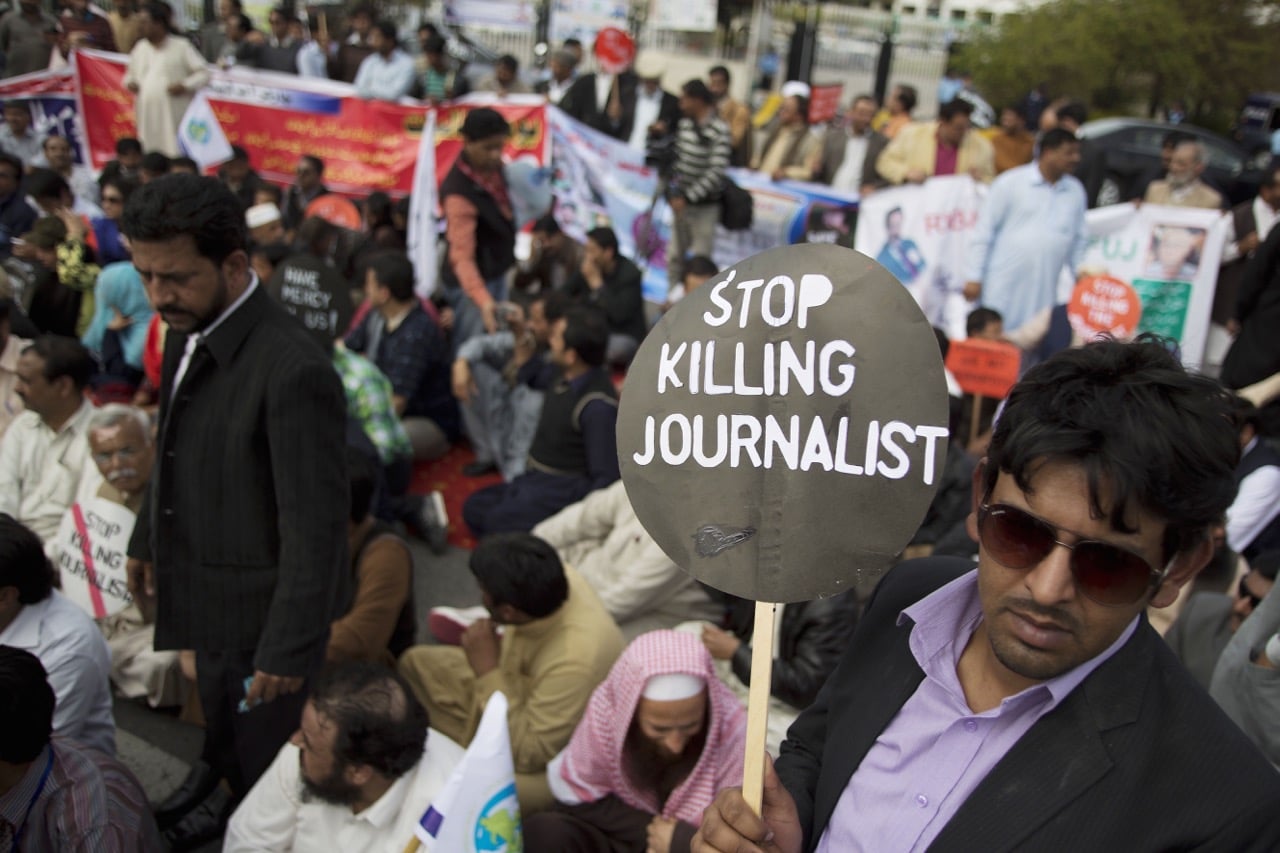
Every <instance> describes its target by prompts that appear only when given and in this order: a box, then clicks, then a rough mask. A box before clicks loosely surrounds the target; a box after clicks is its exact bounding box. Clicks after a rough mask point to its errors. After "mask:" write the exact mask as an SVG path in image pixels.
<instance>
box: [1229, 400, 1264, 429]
mask: <svg viewBox="0 0 1280 853" xmlns="http://www.w3.org/2000/svg"><path fill="white" fill-rule="evenodd" d="M1231 420H1232V422H1233V423H1234V424H1235V425H1236V431H1237V432H1239V431H1240V430H1242V429H1244V428H1245V427H1247V426H1251V427H1253V429H1254V431H1255V432H1262V413H1261V412H1260V411H1258V407H1257V406H1255V405H1254V404H1253V403H1251V402H1249V401H1248V400H1246V399H1245V398H1244V397H1241V396H1240V395H1239V394H1232V395H1231Z"/></svg>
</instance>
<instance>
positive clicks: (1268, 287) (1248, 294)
mask: <svg viewBox="0 0 1280 853" xmlns="http://www.w3.org/2000/svg"><path fill="white" fill-rule="evenodd" d="M1235 316H1236V319H1238V320H1239V321H1240V334H1238V335H1236V339H1235V340H1234V341H1232V343H1231V349H1229V350H1227V357H1226V358H1224V359H1223V360H1222V384H1223V385H1226V386H1227V387H1228V388H1243V387H1244V386H1246V385H1252V384H1253V383H1254V382H1258V381H1260V380H1263V379H1266V378H1267V377H1268V376H1270V375H1271V374H1273V373H1275V372H1276V371H1280V338H1278V337H1276V329H1277V328H1280V228H1272V229H1271V233H1270V234H1268V235H1267V239H1266V240H1265V241H1264V242H1263V244H1262V245H1261V246H1259V247H1258V249H1257V251H1255V252H1254V253H1253V257H1252V258H1250V259H1249V262H1248V263H1247V264H1246V265H1245V268H1244V276H1243V278H1242V280H1241V282H1240V293H1239V296H1238V297H1237V302H1236V311H1235Z"/></svg>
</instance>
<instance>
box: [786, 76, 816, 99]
mask: <svg viewBox="0 0 1280 853" xmlns="http://www.w3.org/2000/svg"><path fill="white" fill-rule="evenodd" d="M811 91H813V90H812V89H810V88H809V84H808V83H801V82H800V81H799V80H788V81H787V82H785V83H783V84H782V97H784V98H790V97H791V96H792V95H799V96H800V97H802V98H807V97H809V93H810V92H811Z"/></svg>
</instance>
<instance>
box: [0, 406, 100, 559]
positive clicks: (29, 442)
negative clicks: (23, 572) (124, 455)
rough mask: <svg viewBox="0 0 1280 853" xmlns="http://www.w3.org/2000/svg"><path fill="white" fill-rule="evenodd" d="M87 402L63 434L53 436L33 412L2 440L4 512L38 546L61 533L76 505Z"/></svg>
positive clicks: (84, 461) (84, 457) (85, 463)
mask: <svg viewBox="0 0 1280 853" xmlns="http://www.w3.org/2000/svg"><path fill="white" fill-rule="evenodd" d="M92 414H93V405H92V404H91V403H90V402H89V401H88V400H85V401H84V402H82V403H81V404H80V408H79V409H77V410H76V413H75V414H74V415H72V416H71V417H70V419H68V420H67V422H66V423H65V424H63V425H62V428H61V429H60V430H58V431H57V432H54V431H53V430H52V429H50V428H49V427H48V425H47V424H45V422H44V421H43V420H41V418H40V416H39V415H37V414H36V413H35V412H32V411H30V410H28V411H25V412H23V413H21V414H20V415H18V416H17V417H15V418H14V419H13V422H12V423H10V424H9V428H8V429H7V430H6V431H5V434H4V438H3V439H0V512H3V513H7V514H9V515H11V516H13V517H14V518H16V519H17V520H18V521H20V522H22V523H23V524H25V525H26V526H27V527H29V528H31V530H32V531H34V532H35V534H36V535H37V536H39V537H40V541H42V542H46V543H47V542H48V541H49V540H50V539H52V538H53V536H54V535H55V534H56V533H57V532H58V525H60V524H62V516H63V515H65V514H66V512H67V508H68V507H70V506H71V502H72V501H73V500H74V499H75V496H76V489H78V488H79V486H80V478H81V477H82V476H83V475H84V472H85V470H86V468H91V467H93V460H92V459H91V458H90V455H89V440H88V433H89V418H90V416H91V415H92Z"/></svg>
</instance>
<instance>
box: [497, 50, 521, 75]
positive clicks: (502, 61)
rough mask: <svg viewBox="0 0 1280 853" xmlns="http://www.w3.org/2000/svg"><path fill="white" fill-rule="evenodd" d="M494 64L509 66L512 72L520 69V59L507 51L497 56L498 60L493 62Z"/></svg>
mask: <svg viewBox="0 0 1280 853" xmlns="http://www.w3.org/2000/svg"><path fill="white" fill-rule="evenodd" d="M494 65H497V66H501V67H503V68H509V69H511V71H513V72H515V71H519V70H520V60H518V59H516V58H515V57H514V56H512V55H511V54H509V53H504V54H503V55H502V56H499V57H498V61H497V62H495V63H494Z"/></svg>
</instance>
